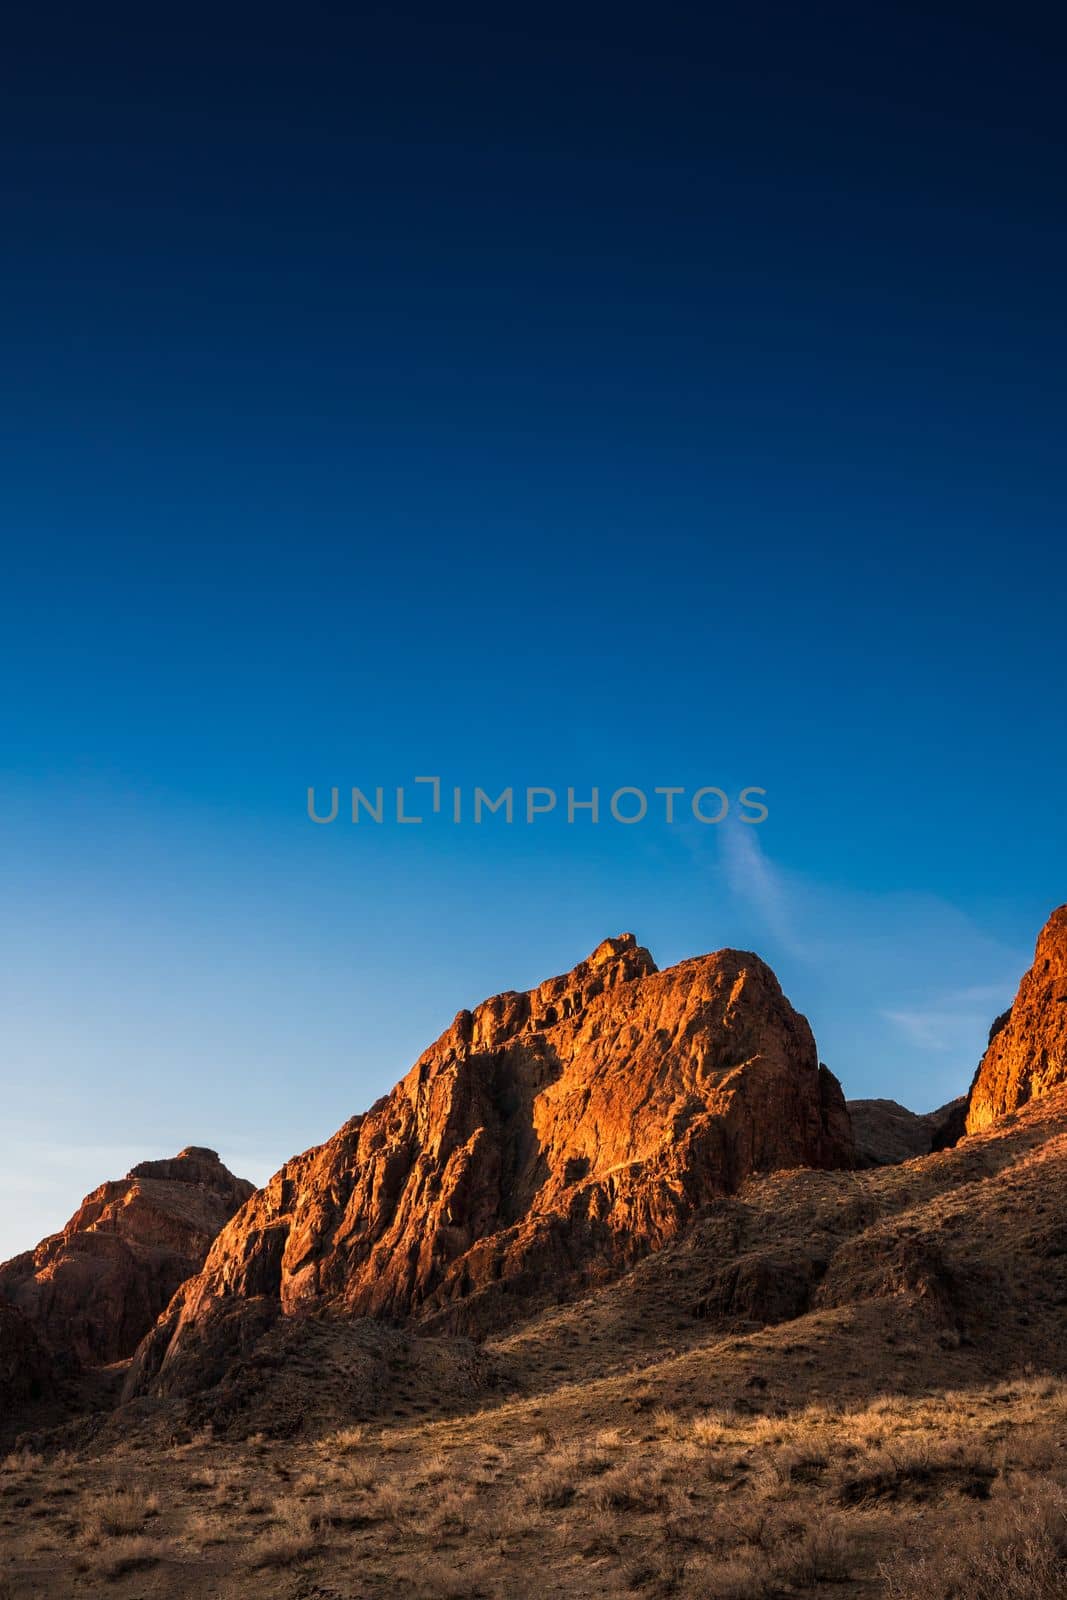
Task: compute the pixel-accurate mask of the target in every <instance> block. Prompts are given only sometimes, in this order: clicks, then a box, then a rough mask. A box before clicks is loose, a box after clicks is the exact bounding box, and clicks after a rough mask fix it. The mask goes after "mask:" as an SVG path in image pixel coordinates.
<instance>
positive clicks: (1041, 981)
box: [967, 906, 1067, 1133]
mask: <svg viewBox="0 0 1067 1600" xmlns="http://www.w3.org/2000/svg"><path fill="white" fill-rule="evenodd" d="M1065 1082H1067V906H1060V907H1059V909H1058V910H1057V911H1054V912H1053V913H1052V915H1051V917H1050V918H1049V920H1048V922H1047V923H1046V924H1045V926H1044V928H1043V929H1042V931H1041V935H1040V937H1039V939H1038V941H1037V951H1036V953H1035V956H1034V964H1033V966H1032V967H1031V968H1030V970H1029V972H1027V973H1026V975H1025V976H1024V978H1023V980H1022V982H1021V983H1020V985H1019V992H1018V994H1017V995H1016V996H1015V1000H1014V1002H1013V1003H1012V1006H1011V1009H1010V1011H1007V1012H1005V1013H1004V1014H1003V1016H1000V1017H998V1018H997V1020H996V1022H995V1023H994V1024H993V1027H992V1028H991V1029H990V1039H989V1048H988V1049H987V1051H986V1053H985V1055H984V1056H983V1057H982V1061H981V1064H980V1066H979V1068H978V1072H977V1073H976V1075H975V1080H974V1083H973V1084H972V1085H971V1093H970V1097H969V1100H968V1105H967V1132H968V1133H976V1132H978V1131H979V1130H980V1129H982V1128H986V1127H988V1126H989V1124H990V1123H991V1122H995V1121H996V1120H997V1118H998V1117H1003V1116H1005V1115H1006V1114H1007V1113H1008V1112H1010V1111H1017V1110H1018V1109H1019V1108H1020V1107H1021V1106H1024V1105H1026V1103H1027V1102H1028V1101H1029V1100H1036V1099H1038V1098H1039V1097H1040V1096H1042V1095H1045V1094H1048V1093H1049V1092H1050V1091H1051V1090H1052V1089H1055V1088H1057V1087H1058V1086H1059V1085H1060V1084H1062V1083H1065Z"/></svg>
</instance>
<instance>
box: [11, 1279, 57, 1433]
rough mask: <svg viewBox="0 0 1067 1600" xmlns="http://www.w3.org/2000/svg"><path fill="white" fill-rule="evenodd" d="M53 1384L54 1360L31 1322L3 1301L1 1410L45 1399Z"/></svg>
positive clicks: (12, 1409)
mask: <svg viewBox="0 0 1067 1600" xmlns="http://www.w3.org/2000/svg"><path fill="white" fill-rule="evenodd" d="M54 1384H55V1373H54V1370H53V1366H52V1361H51V1359H50V1357H49V1355H48V1353H47V1351H46V1350H45V1349H44V1347H43V1345H42V1344H41V1341H40V1340H39V1339H38V1337H37V1335H36V1333H35V1332H34V1331H33V1327H32V1325H31V1324H30V1322H29V1321H28V1320H27V1318H25V1317H24V1316H23V1315H22V1313H21V1311H16V1310H15V1308H14V1306H9V1305H5V1304H4V1303H3V1302H2V1301H0V1413H9V1412H12V1411H14V1410H16V1409H17V1408H18V1407H19V1406H21V1405H23V1404H24V1403H25V1402H26V1401H29V1400H41V1399H44V1398H45V1397H46V1396H47V1395H48V1394H49V1393H50V1391H51V1390H52V1388H53V1387H54Z"/></svg>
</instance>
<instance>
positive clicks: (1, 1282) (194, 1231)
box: [0, 1146, 253, 1366]
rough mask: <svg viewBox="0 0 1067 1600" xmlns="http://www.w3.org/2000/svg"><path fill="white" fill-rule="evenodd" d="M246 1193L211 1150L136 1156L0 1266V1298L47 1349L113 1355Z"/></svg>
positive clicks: (160, 1304)
mask: <svg viewBox="0 0 1067 1600" xmlns="http://www.w3.org/2000/svg"><path fill="white" fill-rule="evenodd" d="M252 1193H253V1187H252V1185H251V1184H250V1183H247V1182H246V1181H245V1180H243V1179H241V1178H235V1177H234V1175H233V1173H232V1172H230V1171H229V1170H228V1169H227V1168H226V1167H224V1166H223V1164H222V1162H221V1161H220V1160H219V1158H218V1156H217V1155H216V1154H215V1152H214V1151H213V1150H204V1149H200V1148H198V1147H196V1146H194V1147H191V1148H190V1149H188V1150H183V1151H182V1152H181V1153H180V1154H179V1155H177V1156H174V1157H173V1158H171V1159H170V1160H166V1161H144V1162H142V1163H141V1165H140V1166H137V1167H134V1168H133V1170H132V1171H131V1172H129V1173H127V1175H126V1177H125V1178H120V1179H117V1180H116V1181H114V1182H110V1183H102V1184H101V1185H100V1187H99V1188H98V1189H94V1190H93V1192H92V1194H90V1195H87V1196H86V1198H85V1199H84V1200H83V1201H82V1203H81V1205H80V1206H79V1208H78V1210H77V1211H76V1212H75V1213H74V1215H73V1216H72V1217H71V1219H70V1221H69V1222H68V1223H67V1225H66V1227H65V1228H64V1229H63V1230H62V1232H60V1233H55V1234H52V1235H51V1236H50V1237H49V1238H47V1239H43V1240H42V1241H41V1243H40V1244H39V1245H38V1246H37V1248H36V1249H35V1250H28V1251H26V1252H25V1253H24V1254H23V1255H19V1256H15V1257H14V1258H13V1259H12V1260H11V1261H7V1262H5V1263H4V1264H3V1265H2V1266H0V1302H6V1303H7V1304H8V1305H9V1306H13V1307H14V1308H15V1309H16V1310H17V1311H19V1312H20V1313H21V1314H22V1316H23V1317H24V1318H25V1319H26V1321H27V1323H29V1325H30V1326H31V1328H32V1330H33V1332H34V1334H35V1336H36V1338H37V1339H38V1340H39V1341H40V1343H41V1344H42V1345H43V1346H44V1347H45V1348H46V1349H48V1350H49V1351H51V1352H53V1353H54V1354H56V1355H60V1356H62V1357H65V1358H69V1359H72V1360H73V1361H75V1362H76V1363H79V1364H82V1365H85V1366H92V1365H101V1364H106V1363H108V1362H112V1361H118V1360H120V1359H122V1358H123V1357H124V1356H128V1355H129V1354H130V1353H131V1351H132V1350H133V1349H134V1348H135V1346H136V1345H137V1342H138V1340H139V1339H141V1338H142V1337H143V1336H144V1334H145V1333H146V1332H147V1331H148V1329H149V1328H151V1326H152V1324H153V1323H154V1322H155V1320H156V1318H157V1317H158V1316H159V1314H160V1312H161V1311H162V1310H163V1309H164V1307H165V1306H166V1305H167V1303H168V1301H169V1300H170V1298H171V1296H172V1295H173V1294H174V1291H175V1290H176V1289H177V1288H178V1286H179V1284H181V1283H182V1282H183V1281H184V1280H185V1279H186V1278H188V1277H189V1275H190V1273H193V1272H196V1271H198V1270H199V1268H200V1267H201V1266H202V1265H203V1262H204V1258H205V1256H206V1255H207V1253H208V1250H209V1248H210V1246H211V1243H212V1241H213V1240H214V1238H215V1236H216V1234H217V1233H218V1231H219V1229H220V1228H221V1227H222V1226H223V1225H224V1224H225V1223H226V1222H228V1221H229V1219H230V1218H231V1217H232V1216H233V1214H234V1212H235V1211H236V1210H237V1209H238V1207H239V1206H242V1205H243V1204H244V1202H245V1201H246V1200H247V1199H248V1197H249V1195H251V1194H252Z"/></svg>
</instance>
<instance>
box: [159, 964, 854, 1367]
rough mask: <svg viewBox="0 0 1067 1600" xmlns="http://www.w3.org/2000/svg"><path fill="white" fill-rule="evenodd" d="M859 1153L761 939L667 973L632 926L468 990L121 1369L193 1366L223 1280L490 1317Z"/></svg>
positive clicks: (254, 1216)
mask: <svg viewBox="0 0 1067 1600" xmlns="http://www.w3.org/2000/svg"><path fill="white" fill-rule="evenodd" d="M853 1159H854V1156H853V1144H852V1133H851V1127H850V1124H849V1119H848V1114H847V1112H846V1110H845V1104H844V1100H843V1097H842V1094H841V1089H840V1086H839V1084H838V1082H837V1080H836V1078H834V1076H833V1074H832V1073H830V1072H829V1071H828V1070H827V1069H826V1068H825V1067H820V1065H819V1062H818V1057H817V1055H816V1051H815V1043H814V1040H813V1038H812V1034H811V1029H810V1028H809V1026H808V1024H807V1022H806V1021H805V1019H804V1018H803V1017H802V1016H799V1015H798V1014H797V1013H796V1012H795V1011H794V1010H793V1008H792V1006H791V1005H790V1004H789V1002H788V1001H787V1000H786V999H785V997H784V995H783V994H782V991H781V989H780V987H779V985H778V982H777V980H776V978H775V976H774V974H773V973H772V972H771V971H770V969H769V968H768V967H767V966H765V965H764V963H763V962H762V961H760V960H759V958H758V957H757V956H754V955H751V954H748V953H746V952H742V951H736V950H722V951H719V952H717V953H716V954H713V955H707V956H701V957H697V958H694V959H693V960H689V961H683V962H681V963H679V965H677V966H675V967H671V968H669V969H668V970H667V971H665V972H658V971H657V970H656V967H655V964H654V962H653V960H652V957H651V956H650V955H649V953H648V951H647V950H645V949H643V948H642V947H641V946H640V945H638V944H637V943H636V941H635V940H634V938H633V935H632V934H624V935H623V936H622V937H621V938H617V939H608V940H605V942H604V943H603V944H601V945H600V946H599V948H598V949H597V950H596V951H594V953H593V954H592V955H591V956H590V957H589V958H588V960H586V961H583V962H581V963H580V964H579V965H578V966H577V967H575V968H574V970H573V971H572V972H569V973H567V974H566V975H564V976H563V977H559V978H553V979H550V980H548V981H547V982H545V983H542V984H541V985H539V987H537V988H536V989H533V990H531V991H530V992H528V993H524V994H519V993H513V992H509V993H506V994H502V995H497V996H496V997H494V998H493V999H491V1000H487V1001H486V1002H485V1003H484V1004H482V1005H480V1006H478V1007H477V1008H476V1009H475V1010H474V1011H461V1012H460V1013H459V1015H458V1016H457V1017H456V1019H455V1021H454V1022H453V1024H452V1026H451V1027H450V1028H449V1029H448V1030H447V1031H446V1032H445V1033H444V1034H443V1035H442V1036H441V1038H440V1039H438V1041H437V1042H436V1043H435V1044H434V1045H432V1046H431V1047H430V1048H429V1049H428V1050H427V1051H426V1052H425V1053H424V1054H423V1055H422V1056H421V1057H420V1058H419V1060H418V1061H417V1062H416V1063H415V1065H414V1066H413V1067H412V1068H411V1070H410V1072H409V1073H408V1074H407V1076H406V1077H405V1078H403V1079H402V1080H401V1082H400V1083H398V1084H397V1085H396V1087H395V1088H394V1089H393V1090H392V1092H391V1093H390V1094H388V1095H387V1096H385V1097H384V1098H383V1099H382V1100H380V1101H378V1102H377V1104H376V1105H374V1106H372V1107H371V1109H370V1110H369V1111H368V1112H367V1113H366V1114H364V1115H362V1116H357V1117H353V1118H352V1119H351V1121H349V1122H347V1123H346V1124H345V1125H344V1127H342V1128H341V1129H340V1130H339V1131H338V1133H336V1134H335V1135H334V1137H333V1138H332V1139H330V1140H329V1141H328V1142H327V1143H326V1144H324V1145H321V1146H318V1147H316V1148H314V1149H312V1150H309V1151H307V1152H306V1153H305V1154H304V1155H301V1156H297V1157H296V1158H295V1159H294V1160H292V1161H290V1162H288V1163H287V1164H286V1165H285V1166H284V1167H283V1168H282V1170H281V1171H280V1172H279V1173H278V1174H277V1175H276V1176H275V1177H274V1178H273V1179H272V1180H271V1182H270V1183H269V1184H267V1185H266V1187H265V1188H263V1189H262V1190H260V1191H258V1192H257V1193H256V1194H255V1195H254V1196H253V1197H252V1199H251V1200H250V1201H249V1202H248V1204H247V1205H246V1206H245V1207H244V1208H243V1210H242V1211H241V1212H240V1213H239V1214H238V1215H237V1216H236V1217H235V1218H234V1220H233V1221H232V1222H231V1223H230V1224H229V1226H228V1227H227V1228H226V1229H225V1230H224V1231H223V1233H222V1234H221V1235H220V1237H219V1238H218V1240H217V1241H216V1243H215V1245H214V1247H213V1248H212V1250H211V1253H210V1255H209V1257H208V1259H207V1261H206V1263H205V1265H204V1269H203V1271H202V1272H201V1273H200V1274H199V1275H198V1276H197V1277H195V1278H193V1279H191V1280H190V1281H189V1283H187V1284H185V1285H184V1286H183V1288H182V1290H181V1291H180V1293H179V1294H178V1295H177V1296H176V1298H175V1300H174V1302H173V1304H172V1305H171V1306H170V1307H169V1308H168V1310H167V1313H166V1315H165V1316H164V1317H163V1318H162V1319H161V1320H160V1323H159V1324H158V1326H157V1327H156V1328H155V1329H154V1330H153V1332H152V1334H151V1335H150V1336H149V1338H148V1339H147V1340H146V1341H145V1343H144V1345H142V1347H141V1349H140V1351H139V1352H138V1355H137V1357H136V1359H135V1362H134V1365H133V1369H132V1371H131V1376H130V1381H129V1385H128V1390H127V1392H128V1393H131V1394H135V1393H139V1392H146V1391H147V1390H148V1389H149V1388H151V1387H152V1386H153V1385H158V1383H159V1382H160V1381H162V1382H163V1384H164V1385H165V1381H166V1370H165V1369H166V1368H167V1366H168V1365H170V1366H171V1367H178V1366H182V1367H183V1368H184V1367H185V1365H186V1363H185V1362H184V1361H182V1360H180V1359H179V1358H180V1357H181V1355H182V1352H183V1351H184V1350H185V1349H187V1348H189V1347H191V1346H192V1345H195V1344H196V1342H197V1340H198V1338H199V1334H198V1328H200V1327H202V1326H204V1325H206V1324H208V1323H211V1324H212V1325H215V1324H216V1323H217V1319H218V1313H219V1307H220V1304H221V1303H223V1302H229V1303H230V1304H231V1305H232V1304H233V1302H234V1301H235V1300H242V1301H244V1302H245V1303H246V1304H247V1305H248V1308H249V1312H250V1314H251V1313H252V1308H253V1306H258V1307H259V1309H258V1310H256V1311H255V1313H254V1315H255V1317H256V1318H257V1319H258V1318H259V1317H260V1316H261V1315H262V1314H263V1310H264V1303H265V1304H266V1305H267V1306H271V1307H274V1308H275V1311H280V1312H281V1313H296V1312H300V1311H304V1310H319V1309H323V1308H330V1309H335V1310H339V1311H343V1312H344V1313H345V1314H347V1315H350V1316H359V1315H369V1316H374V1317H380V1318H392V1319H400V1318H404V1319H411V1318H414V1319H416V1320H417V1321H418V1322H419V1323H420V1324H421V1325H422V1326H424V1327H426V1328H428V1329H430V1330H435V1331H447V1332H474V1333H484V1332H486V1331H487V1330H488V1329H490V1328H493V1327H499V1326H501V1325H503V1324H505V1323H507V1322H509V1321H510V1320H512V1319H513V1318H514V1317H515V1315H516V1314H517V1313H518V1311H519V1309H520V1308H521V1307H522V1306H523V1305H524V1304H525V1305H526V1306H529V1305H530V1304H532V1303H536V1302H537V1301H538V1300H541V1301H542V1302H543V1300H544V1299H545V1298H546V1297H547V1298H553V1297H555V1298H566V1296H567V1295H568V1294H569V1293H572V1292H574V1290H575V1289H576V1288H577V1287H578V1286H580V1285H587V1284H591V1283H595V1282H597V1281H601V1280H604V1279H606V1278H608V1277H611V1276H612V1275H615V1274H618V1273H619V1272H622V1271H624V1270H625V1269H626V1268H627V1267H628V1266H630V1265H632V1264H633V1262H635V1261H637V1260H639V1259H640V1258H641V1257H642V1256H644V1255H646V1254H648V1253H649V1252H650V1251H654V1250H656V1249H658V1248H660V1247H661V1246H662V1245H663V1244H664V1243H665V1242H666V1241H668V1240H670V1239H672V1238H674V1237H675V1236H676V1235H677V1234H678V1233H679V1231H680V1230H681V1229H682V1228H683V1227H684V1226H685V1224H686V1223H687V1222H688V1221H689V1220H690V1218H691V1217H692V1216H693V1214H694V1212H695V1211H696V1209H697V1208H698V1207H699V1206H701V1205H702V1204H703V1203H704V1202H706V1201H707V1200H709V1199H711V1198H713V1197H715V1196H721V1195H723V1194H728V1193H731V1192H733V1191H734V1190H736V1188H737V1187H738V1185H739V1184H741V1183H742V1182H743V1181H744V1179H745V1178H746V1177H748V1176H749V1175H750V1174H752V1173H754V1172H761V1171H768V1170H771V1169H775V1168H782V1167H795V1166H815V1167H833V1166H851V1165H852V1164H853ZM161 1374H162V1379H161V1378H160V1375H161Z"/></svg>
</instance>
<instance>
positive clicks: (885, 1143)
mask: <svg viewBox="0 0 1067 1600" xmlns="http://www.w3.org/2000/svg"><path fill="white" fill-rule="evenodd" d="M965 1104H966V1101H965V1099H964V1098H963V1097H962V1096H961V1098H960V1099H958V1100H950V1101H949V1103H948V1105H944V1106H940V1107H939V1108H938V1109H937V1110H936V1111H926V1112H916V1111H909V1110H908V1108H907V1106H902V1105H900V1104H899V1103H898V1102H897V1101H896V1100H850V1101H849V1102H848V1114H849V1116H850V1117H851V1118H852V1132H853V1135H854V1137H855V1140H856V1162H857V1165H858V1166H861V1167H889V1166H895V1165H896V1164H897V1163H898V1162H901V1161H911V1160H912V1159H913V1158H914V1157H915V1156H928V1155H929V1154H930V1152H931V1151H932V1150H946V1149H950V1148H951V1146H952V1145H954V1144H956V1142H957V1141H958V1140H959V1139H960V1138H961V1137H962V1134H963V1111H964V1107H965Z"/></svg>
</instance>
